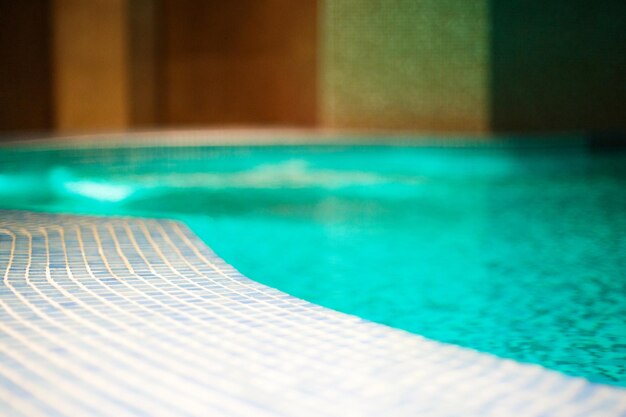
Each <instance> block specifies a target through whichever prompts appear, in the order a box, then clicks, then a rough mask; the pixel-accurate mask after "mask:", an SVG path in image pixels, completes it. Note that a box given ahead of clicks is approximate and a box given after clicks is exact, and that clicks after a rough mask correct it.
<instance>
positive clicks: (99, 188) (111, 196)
mask: <svg viewBox="0 0 626 417" xmlns="http://www.w3.org/2000/svg"><path fill="white" fill-rule="evenodd" d="M63 186H64V187H65V189H66V190H67V191H69V192H70V193H71V194H76V195H80V196H82V197H87V198H90V199H93V200H98V201H103V202H111V203H117V202H120V201H123V200H125V199H127V198H128V197H129V196H130V195H131V194H132V193H133V189H132V187H129V186H127V185H120V184H111V183H103V182H96V181H89V180H81V181H71V182H67V183H65V184H63Z"/></svg>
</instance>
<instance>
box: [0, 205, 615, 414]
mask: <svg viewBox="0 0 626 417" xmlns="http://www.w3.org/2000/svg"><path fill="white" fill-rule="evenodd" d="M268 262H279V260H275V259H274V260H272V259H268ZM0 274H2V276H3V283H2V286H1V287H0V288H1V291H2V293H1V297H0V317H1V320H0V415H3V416H29V417H30V416H116V417H118V416H220V417H228V416H246V417H250V416H314V417H322V416H337V417H348V416H376V417H388V416H424V417H427V416H454V417H460V416H481V417H486V416H503V417H513V416H519V417H521V416H537V417H538V416H567V417H574V416H585V417H588V416H603V417H604V416H626V390H622V389H617V388H611V387H607V386H602V385H594V384H590V383H588V382H586V381H585V380H583V379H578V378H570V377H566V376H564V375H562V374H559V373H557V372H552V371H548V370H545V369H543V368H541V367H538V366H529V365H522V364H518V363H516V362H513V361H509V360H502V359H498V358H496V357H493V356H490V355H486V354H481V353H477V352H474V351H471V350H468V349H463V348H459V347H455V346H450V345H445V344H441V343H437V342H434V341H430V340H427V339H424V338H421V337H419V336H415V335H412V334H409V333H406V332H403V331H399V330H395V329H392V328H389V327H386V326H381V325H378V324H375V323H371V322H367V321H364V320H361V319H359V318H356V317H353V316H349V315H345V314H341V313H338V312H335V311H332V310H329V309H326V308H323V307H320V306H316V305H313V304H310V303H308V302H305V301H302V300H299V299H296V298H293V297H291V296H288V295H286V294H284V293H281V292H280V291H277V290H274V289H272V288H268V287H266V286H264V285H261V284H259V283H256V282H254V281H251V280H249V279H247V278H246V277H244V276H242V275H240V274H239V273H237V271H235V270H234V269H233V268H232V267H230V266H229V265H227V264H225V263H224V262H223V261H222V260H221V259H219V258H218V257H217V256H216V255H215V254H214V253H213V252H212V251H211V250H210V249H209V248H208V247H207V246H206V245H204V244H203V243H202V242H201V241H200V240H199V239H198V238H197V237H196V236H195V235H194V234H193V233H192V232H191V231H190V230H189V229H187V228H186V227H185V226H184V225H182V224H180V223H177V222H172V221H157V220H142V219H127V218H95V217H76V216H56V215H46V214H34V213H27V212H0Z"/></svg>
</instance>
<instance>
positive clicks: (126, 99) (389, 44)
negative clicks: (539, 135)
mask: <svg viewBox="0 0 626 417" xmlns="http://www.w3.org/2000/svg"><path fill="white" fill-rule="evenodd" d="M624 16H626V2H624V1H618V0H602V1H598V2H583V1H582V0H570V1H566V0H551V1H539V0H524V1H522V0H509V1H507V0H298V1H295V0H238V1H232V2H231V1H221V0H20V1H15V0H0V57H1V65H0V130H1V131H4V132H32V131H39V132H41V131H60V132H71V131H96V130H125V129H145V128H163V127H215V126H220V127H221V126H252V127H268V126H270V127H274V126H297V127H307V128H308V127H321V128H337V129H377V130H410V131H420V132H430V131H454V132H491V131H496V132H503V131H515V132H527V131H568V130H590V131H606V130H611V131H613V130H618V131H623V130H625V128H626V42H624V41H623V39H624V38H626V19H625V18H624Z"/></svg>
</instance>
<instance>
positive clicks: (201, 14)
mask: <svg viewBox="0 0 626 417" xmlns="http://www.w3.org/2000/svg"><path fill="white" fill-rule="evenodd" d="M162 5H163V7H162V21H163V26H162V32H161V33H162V42H161V48H162V65H163V67H162V70H161V71H162V72H161V78H160V84H159V86H160V88H161V103H160V109H161V112H160V113H161V114H160V118H161V121H162V122H164V123H166V124H170V125H201V124H287V125H312V124H314V122H315V112H316V68H315V61H316V54H315V49H316V36H317V34H316V32H317V30H316V25H317V17H316V1H315V0H299V1H292V0H239V1H234V2H230V1H219V0H213V1H200V0H164V1H163V3H162Z"/></svg>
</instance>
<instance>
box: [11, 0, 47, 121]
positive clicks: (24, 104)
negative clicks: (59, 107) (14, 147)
mask: <svg viewBox="0 0 626 417" xmlns="http://www.w3.org/2000/svg"><path fill="white" fill-rule="evenodd" d="M49 13H50V7H49V1H46V0H27V1H16V0H0V60H1V62H0V130H3V131H38V130H47V129H50V128H51V127H52V84H51V79H50V34H51V33H50V16H49Z"/></svg>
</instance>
